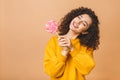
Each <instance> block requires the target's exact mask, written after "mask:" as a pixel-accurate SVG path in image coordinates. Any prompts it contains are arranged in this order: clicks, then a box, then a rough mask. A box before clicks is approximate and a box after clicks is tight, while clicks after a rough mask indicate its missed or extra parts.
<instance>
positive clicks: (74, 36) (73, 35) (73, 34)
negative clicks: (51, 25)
mask: <svg viewBox="0 0 120 80" xmlns="http://www.w3.org/2000/svg"><path fill="white" fill-rule="evenodd" d="M78 35H79V34H77V33H75V32H73V31H71V30H69V32H68V33H67V36H68V38H70V39H76V38H77V36H78Z"/></svg>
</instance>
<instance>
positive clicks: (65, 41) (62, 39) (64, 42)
mask: <svg viewBox="0 0 120 80" xmlns="http://www.w3.org/2000/svg"><path fill="white" fill-rule="evenodd" d="M58 44H59V45H60V46H61V47H62V48H64V49H66V48H70V46H71V42H70V39H69V38H67V37H66V36H59V37H58Z"/></svg>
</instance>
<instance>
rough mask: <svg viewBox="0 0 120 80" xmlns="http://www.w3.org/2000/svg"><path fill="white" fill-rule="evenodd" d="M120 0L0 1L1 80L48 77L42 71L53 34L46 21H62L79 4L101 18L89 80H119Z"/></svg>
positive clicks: (26, 79)
mask: <svg viewBox="0 0 120 80" xmlns="http://www.w3.org/2000/svg"><path fill="white" fill-rule="evenodd" d="M119 3H120V0H0V80H49V77H48V75H46V74H45V73H44V71H43V57H44V47H45V45H46V43H47V41H48V40H49V38H50V37H51V36H53V35H52V34H49V33H47V32H46V31H45V27H44V26H45V23H46V22H47V21H48V20H50V19H54V20H56V21H59V20H60V18H61V17H63V16H64V15H65V14H66V13H67V12H68V11H70V10H71V9H74V8H77V7H79V6H85V7H90V8H92V9H93V10H94V11H95V12H96V14H97V15H98V16H99V20H100V23H101V25H100V36H101V38H100V42H101V44H100V48H99V50H97V51H95V53H94V57H95V61H96V67H95V68H94V69H93V71H92V72H91V74H89V75H88V76H87V80H119V79H120V78H119V76H120V51H119V50H120V4H119Z"/></svg>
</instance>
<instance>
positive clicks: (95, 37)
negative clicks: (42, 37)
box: [58, 7, 100, 50]
mask: <svg viewBox="0 0 120 80" xmlns="http://www.w3.org/2000/svg"><path fill="white" fill-rule="evenodd" d="M82 14H88V15H89V16H90V17H91V19H92V24H91V25H90V27H89V28H88V29H87V30H86V31H87V32H88V34H79V36H78V38H79V39H80V44H81V45H84V46H87V48H88V49H89V48H92V49H93V50H96V49H97V48H98V45H99V44H100V43H99V26H98V25H99V20H98V17H97V16H96V15H95V12H94V11H92V10H91V9H90V8H87V7H79V8H77V9H73V10H71V11H70V12H69V13H68V14H66V15H65V16H64V17H63V18H62V19H61V22H60V24H59V27H58V31H59V35H65V34H67V32H68V31H69V25H70V23H71V21H72V19H73V18H75V17H77V16H79V15H82Z"/></svg>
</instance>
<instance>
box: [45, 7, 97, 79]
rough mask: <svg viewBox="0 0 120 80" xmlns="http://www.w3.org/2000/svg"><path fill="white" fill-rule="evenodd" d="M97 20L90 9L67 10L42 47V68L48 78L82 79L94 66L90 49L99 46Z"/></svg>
mask: <svg viewBox="0 0 120 80" xmlns="http://www.w3.org/2000/svg"><path fill="white" fill-rule="evenodd" d="M98 24H99V20H98V18H97V16H96V15H95V13H94V11H92V10H91V9H89V8H85V7H80V8H77V9H74V10H71V11H70V12H69V13H68V14H67V15H65V17H64V18H62V21H61V23H60V25H59V28H58V32H59V33H58V34H59V36H54V37H52V38H51V39H50V40H49V42H48V44H47V46H46V49H45V58H44V69H45V72H46V73H47V74H48V75H49V76H50V78H51V80H85V75H86V74H88V73H89V72H90V71H91V70H92V69H93V68H94V66H95V62H94V59H93V51H94V50H96V49H97V48H98V45H99V27H98Z"/></svg>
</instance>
